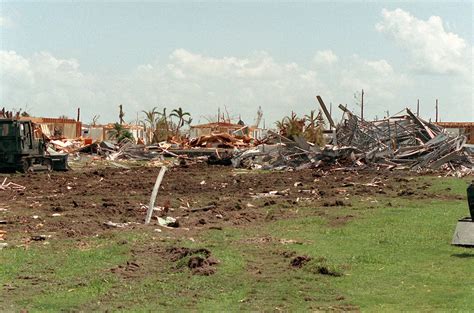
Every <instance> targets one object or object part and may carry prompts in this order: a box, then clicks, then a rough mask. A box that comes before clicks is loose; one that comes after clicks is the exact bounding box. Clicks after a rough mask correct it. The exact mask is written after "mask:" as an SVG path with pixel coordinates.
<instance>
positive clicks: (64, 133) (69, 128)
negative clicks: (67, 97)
mask: <svg viewBox="0 0 474 313" xmlns="http://www.w3.org/2000/svg"><path fill="white" fill-rule="evenodd" d="M19 119H20V120H30V121H32V122H33V123H35V124H37V125H39V126H40V127H41V131H42V132H43V134H44V135H46V136H47V137H48V138H67V139H74V138H79V137H81V130H82V123H81V122H78V121H76V120H75V119H70V118H51V117H30V116H21V117H20V118H19Z"/></svg>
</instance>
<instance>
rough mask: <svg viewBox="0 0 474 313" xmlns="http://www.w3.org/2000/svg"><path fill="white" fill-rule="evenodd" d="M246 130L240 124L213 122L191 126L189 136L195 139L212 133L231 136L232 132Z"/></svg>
mask: <svg viewBox="0 0 474 313" xmlns="http://www.w3.org/2000/svg"><path fill="white" fill-rule="evenodd" d="M243 128H246V127H245V126H242V125H240V124H234V123H227V122H214V123H207V124H200V125H194V126H191V128H190V130H189V136H190V137H191V138H197V137H201V136H206V135H210V134H213V133H226V134H231V135H232V134H233V133H234V132H236V131H238V130H240V129H243Z"/></svg>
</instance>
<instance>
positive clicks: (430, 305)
mask: <svg viewBox="0 0 474 313" xmlns="http://www.w3.org/2000/svg"><path fill="white" fill-rule="evenodd" d="M418 180H419V183H420V184H424V183H426V182H428V183H429V184H430V185H431V186H430V187H429V188H428V189H427V192H429V193H435V194H437V195H445V196H446V199H444V198H442V197H441V198H435V197H433V198H431V197H429V198H427V199H414V198H413V197H411V198H410V197H399V198H388V197H386V196H385V197H378V198H377V200H378V202H377V203H371V202H363V201H356V200H351V201H352V202H351V203H352V206H351V207H331V208H326V209H327V210H328V214H327V215H325V216H324V217H319V216H315V215H309V214H308V212H309V211H311V210H312V209H314V208H311V206H308V205H307V204H306V207H302V208H301V210H300V215H301V216H302V217H299V218H292V219H285V220H277V221H272V222H266V223H264V224H258V225H254V226H255V227H252V226H246V227H239V228H237V227H236V228H225V229H223V230H221V231H220V230H210V231H207V232H205V233H203V234H201V235H199V236H198V237H195V239H196V241H195V242H193V241H191V240H188V239H187V238H185V237H184V238H182V239H162V240H163V241H158V239H157V238H155V239H152V237H151V236H152V235H150V234H149V233H146V232H141V233H140V232H134V233H128V232H126V233H124V232H123V231H122V232H121V231H120V230H119V231H117V232H115V235H113V236H111V237H106V236H105V237H101V238H94V239H89V240H87V241H86V242H87V244H88V249H87V250H84V249H79V248H78V245H77V242H75V241H52V242H51V244H50V245H42V244H39V245H36V247H33V248H30V249H28V250H25V249H24V248H20V247H16V248H9V249H4V250H2V251H0V264H1V267H0V285H2V286H5V285H13V286H15V287H16V289H15V290H12V291H8V290H6V289H5V288H3V289H0V299H4V300H3V302H1V301H0V311H1V310H3V311H18V310H20V309H22V308H26V309H28V310H29V311H31V312H36V311H38V312H39V311H44V312H54V311H59V310H66V311H68V310H85V311H97V310H100V311H104V310H106V309H109V310H111V311H124V312H125V311H126V312H130V311H133V312H148V311H173V312H175V311H185V310H191V311H208V312H221V311H264V312H266V311H275V310H283V311H311V310H329V309H336V310H342V309H351V308H352V309H354V308H355V309H360V310H362V311H364V312H399V311H412V312H415V311H416V312H420V311H426V312H446V311H457V312H468V311H472V308H473V304H472V299H473V298H474V275H472V273H474V251H473V250H471V249H466V248H460V247H454V246H451V245H450V242H451V238H452V235H453V231H454V228H455V225H456V221H457V219H459V218H461V217H463V216H465V215H467V214H468V210H467V203H466V201H465V200H453V199H452V197H451V198H450V197H449V196H452V195H462V196H464V195H465V188H466V180H459V179H452V178H432V179H428V178H426V177H422V178H419V179H418ZM388 203H390V206H388V205H387V204H388ZM368 207H370V209H368ZM349 214H350V215H353V216H354V218H353V219H351V220H349V222H348V223H347V224H345V225H339V226H337V227H332V226H330V224H329V221H328V219H330V218H333V217H335V216H346V215H349ZM161 235H162V234H154V235H153V236H155V237H160V236H161ZM162 237H164V235H162ZM123 238H127V243H126V244H118V242H120V241H121V240H122V239H123ZM258 238H270V239H273V240H267V241H263V242H259V241H258ZM283 238H284V239H293V240H297V241H298V242H302V244H297V243H295V244H282V243H281V242H280V241H279V240H280V239H283ZM159 245H164V246H186V247H199V248H201V247H206V248H208V249H209V250H211V252H212V255H213V256H214V257H216V258H217V259H218V260H219V261H220V264H219V265H218V266H217V272H216V273H215V274H214V275H211V276H196V275H191V273H190V272H189V271H188V270H187V269H182V268H179V267H180V266H179V265H180V263H179V262H174V263H173V262H169V261H168V262H167V261H166V260H164V259H163V258H164V255H162V254H160V253H159V252H156V254H148V255H146V256H143V257H144V258H145V257H146V258H147V259H146V260H143V262H142V263H143V264H144V266H146V267H147V268H146V274H144V275H141V276H139V277H137V278H134V279H130V278H128V279H126V278H123V277H120V276H118V275H116V274H114V273H111V272H110V270H109V269H110V268H113V267H116V266H117V265H119V264H124V262H126V261H127V260H130V259H131V249H136V248H147V247H152V246H159ZM292 251H293V252H294V255H306V256H309V257H311V258H312V260H311V261H309V262H308V263H307V264H306V265H304V266H303V267H302V268H292V267H291V266H290V260H291V257H285V256H284V254H288V253H290V252H292ZM139 261H140V260H139ZM321 266H325V267H327V268H329V269H330V270H332V271H335V272H338V273H341V274H342V276H340V277H333V276H328V275H321V274H319V273H318V268H320V267H321ZM24 276H31V277H37V278H39V280H38V282H39V283H38V284H32V281H31V279H30V280H28V279H22V278H20V277H24Z"/></svg>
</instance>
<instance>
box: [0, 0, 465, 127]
mask: <svg viewBox="0 0 474 313" xmlns="http://www.w3.org/2000/svg"><path fill="white" fill-rule="evenodd" d="M397 9H398V10H399V11H397ZM383 12H385V14H384V13H383ZM0 16H1V18H2V23H1V24H2V25H1V29H0V31H1V50H2V51H3V53H4V55H3V61H2V63H1V64H2V67H0V71H1V74H2V76H1V78H2V80H1V85H0V87H2V88H1V90H0V91H1V93H0V100H1V101H2V104H3V105H6V106H7V107H16V108H18V107H22V106H25V104H27V105H28V107H29V108H30V110H32V111H33V113H35V114H38V115H53V116H54V115H61V114H67V115H71V116H72V115H74V114H73V113H71V112H73V111H75V108H76V107H77V106H81V108H82V110H83V112H84V118H85V119H90V118H91V117H92V116H93V115H95V114H100V115H101V118H102V121H103V122H106V121H112V120H114V119H116V114H115V111H116V107H117V106H118V104H120V103H123V104H124V106H125V108H126V110H128V115H127V116H128V117H129V118H131V116H135V115H136V112H139V111H141V110H142V109H148V108H151V107H153V106H158V107H162V106H168V107H173V106H182V107H184V108H185V109H187V110H190V111H191V112H192V113H194V115H195V116H198V117H197V118H195V120H196V121H198V120H201V121H203V120H202V119H204V116H208V115H211V114H212V113H213V112H215V111H216V109H217V106H221V107H222V106H224V105H225V106H226V107H227V108H228V110H229V111H231V112H232V114H234V115H236V114H242V116H244V117H245V118H246V119H247V120H250V119H252V118H253V116H254V115H255V112H256V110H257V108H258V106H259V105H261V106H262V108H263V111H264V116H265V117H266V118H267V119H269V120H270V121H273V120H276V119H279V118H281V117H282V116H283V115H286V114H289V113H290V111H291V110H295V111H296V112H298V113H307V112H308V111H309V110H310V109H314V107H315V102H314V96H315V95H316V94H317V93H318V94H321V95H322V96H323V98H324V99H326V101H327V102H333V103H334V104H338V103H348V105H349V107H351V108H352V109H354V110H358V108H357V106H355V105H354V99H353V94H354V92H355V91H357V90H360V89H362V88H364V89H366V93H367V99H366V100H367V105H368V106H369V107H368V109H367V112H368V114H369V115H370V117H375V116H376V115H377V116H379V117H381V116H382V115H383V114H384V112H385V111H386V110H389V111H390V113H395V112H396V111H398V110H399V109H402V108H403V107H405V106H411V105H414V103H416V99H417V98H420V99H421V103H422V108H424V110H425V112H426V116H425V117H426V118H430V117H434V115H433V112H432V111H433V110H432V109H433V108H434V105H433V104H434V99H435V98H439V99H440V106H441V113H442V114H441V116H442V118H444V119H445V120H446V119H448V120H471V121H473V120H474V113H473V112H474V109H473V106H474V105H473V100H472V89H473V88H472V45H473V32H472V2H470V1H463V2H454V3H451V2H438V3H433V2H425V1H418V2H414V1H406V2H382V1H378V2H367V3H366V2H348V1H344V2H304V3H277V4H274V3H269V2H260V3H256V2H247V3H222V2H205V3H190V2H179V3H156V2H137V3H132V2H71V3H58V2H46V3H44V2H41V3H25V2H2V3H1V13H0ZM431 17H439V19H440V23H441V25H442V27H441V29H440V28H439V27H437V25H438V24H437V23H436V21H435V20H431V22H430V18H431ZM377 25H379V26H377ZM410 27H411V28H413V38H410V35H408V36H407V33H408V34H410V33H411V31H412V30H411V29H410ZM453 47H454V48H453ZM431 51H434V52H433V53H432V52H431ZM436 53H438V55H436ZM463 68H464V70H463ZM423 105H425V106H423Z"/></svg>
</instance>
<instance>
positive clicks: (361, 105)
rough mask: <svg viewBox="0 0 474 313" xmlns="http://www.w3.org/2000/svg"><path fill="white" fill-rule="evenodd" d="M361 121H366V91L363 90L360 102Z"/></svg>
mask: <svg viewBox="0 0 474 313" xmlns="http://www.w3.org/2000/svg"><path fill="white" fill-rule="evenodd" d="M360 119H361V120H362V121H363V120H364V89H362V96H361V101H360Z"/></svg>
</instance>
